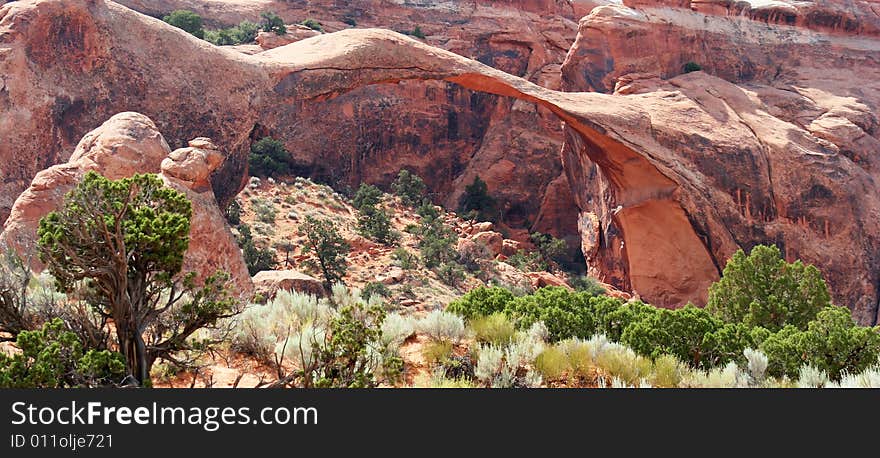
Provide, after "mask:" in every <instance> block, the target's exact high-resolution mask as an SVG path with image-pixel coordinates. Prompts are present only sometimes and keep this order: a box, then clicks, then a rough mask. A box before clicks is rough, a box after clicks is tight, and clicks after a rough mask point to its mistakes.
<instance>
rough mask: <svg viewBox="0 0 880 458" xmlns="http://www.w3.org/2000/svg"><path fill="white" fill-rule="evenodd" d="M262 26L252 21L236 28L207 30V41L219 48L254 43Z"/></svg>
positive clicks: (243, 22)
mask: <svg viewBox="0 0 880 458" xmlns="http://www.w3.org/2000/svg"><path fill="white" fill-rule="evenodd" d="M259 31H260V26H259V25H257V24H254V23H253V22H250V21H242V22H241V23H239V24H238V25H237V26H235V27H230V28H228V29H219V30H206V31H205V40H206V41H209V42H211V43H213V44H215V45H217V46H229V45H240V44H245V43H252V42H253V41H254V40H255V39H256V38H257V33H259Z"/></svg>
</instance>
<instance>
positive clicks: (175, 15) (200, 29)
mask: <svg viewBox="0 0 880 458" xmlns="http://www.w3.org/2000/svg"><path fill="white" fill-rule="evenodd" d="M162 20H163V21H165V22H166V23H168V24H170V25H173V26H174V27H177V28H178V29H181V30H184V31H186V32H187V33H189V34H190V35H192V36H194V37H197V38H204V37H205V29H204V26H203V25H202V17H201V16H199V15H198V14H196V13H193V12H192V11H188V10H176V11H172V12H171V14H169V15H167V16H165V17H163V18H162Z"/></svg>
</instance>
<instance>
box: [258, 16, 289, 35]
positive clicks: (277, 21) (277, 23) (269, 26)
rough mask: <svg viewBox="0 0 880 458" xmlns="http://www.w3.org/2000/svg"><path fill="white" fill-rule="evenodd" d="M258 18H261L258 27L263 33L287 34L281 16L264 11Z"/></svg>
mask: <svg viewBox="0 0 880 458" xmlns="http://www.w3.org/2000/svg"><path fill="white" fill-rule="evenodd" d="M260 18H262V21H261V22H260V27H262V29H263V31H265V32H275V34H276V35H284V34H286V33H287V27H286V26H285V25H284V19H281V16H279V15H277V14H275V13H273V12H271V11H266V12H264V13H262V14H260Z"/></svg>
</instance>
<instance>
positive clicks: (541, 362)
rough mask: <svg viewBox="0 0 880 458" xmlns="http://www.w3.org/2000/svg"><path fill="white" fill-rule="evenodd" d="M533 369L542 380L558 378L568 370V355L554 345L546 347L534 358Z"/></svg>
mask: <svg viewBox="0 0 880 458" xmlns="http://www.w3.org/2000/svg"><path fill="white" fill-rule="evenodd" d="M535 370H537V371H538V372H540V373H541V376H542V377H544V380H559V379H560V378H562V376H563V375H565V373H566V372H567V371H568V370H569V362H568V357H567V356H566V354H565V353H564V352H563V351H562V350H560V349H559V348H558V347H556V346H551V347H547V348H545V349H544V351H542V352H541V353H540V354H539V355H538V357H537V358H535Z"/></svg>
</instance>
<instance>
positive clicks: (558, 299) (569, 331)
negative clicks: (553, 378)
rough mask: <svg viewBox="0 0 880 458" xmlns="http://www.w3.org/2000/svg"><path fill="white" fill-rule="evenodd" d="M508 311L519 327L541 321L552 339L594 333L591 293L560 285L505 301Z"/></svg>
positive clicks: (584, 336) (556, 339)
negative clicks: (575, 290)
mask: <svg viewBox="0 0 880 458" xmlns="http://www.w3.org/2000/svg"><path fill="white" fill-rule="evenodd" d="M507 314H508V315H509V316H511V317H513V318H514V319H515V320H516V321H517V324H518V326H519V327H520V328H522V329H528V328H529V327H530V326H531V325H532V324H533V323H536V322H538V321H543V322H544V324H545V325H546V326H547V330H548V331H550V335H549V338H550V340H551V341H554V342H555V341H559V340H563V339H567V338H569V337H580V338H588V337H590V336H592V335H593V334H595V333H596V320H595V316H594V314H593V313H592V308H591V306H590V296H589V295H587V294H583V293H576V292H572V291H571V290H569V289H567V288H563V287H558V286H552V287H547V288H541V289H539V290H537V291H535V293H534V294H530V295H527V296H521V297H518V298H516V299H514V300H513V301H512V302H510V303H509V304H508V306H507Z"/></svg>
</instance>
